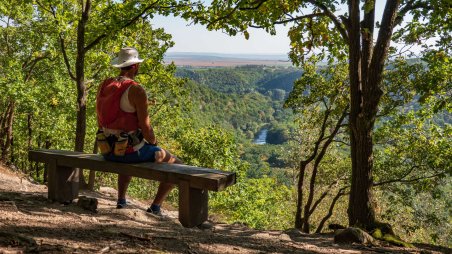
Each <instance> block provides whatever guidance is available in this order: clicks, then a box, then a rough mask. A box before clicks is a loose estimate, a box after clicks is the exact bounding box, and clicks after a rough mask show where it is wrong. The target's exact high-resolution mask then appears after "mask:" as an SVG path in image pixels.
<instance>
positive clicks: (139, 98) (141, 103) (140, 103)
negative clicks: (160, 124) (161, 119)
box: [129, 85, 157, 144]
mask: <svg viewBox="0 0 452 254" xmlns="http://www.w3.org/2000/svg"><path fill="white" fill-rule="evenodd" d="M129 101H130V104H132V105H133V106H134V107H135V109H136V110H137V117H138V126H139V127H140V128H141V130H142V132H143V136H144V138H145V139H146V140H147V141H148V142H149V143H151V144H155V143H156V142H157V139H156V138H155V134H154V129H153V128H152V126H151V122H150V119H149V113H148V100H147V96H146V92H145V91H144V89H143V87H141V86H139V85H138V86H131V87H130V89H129Z"/></svg>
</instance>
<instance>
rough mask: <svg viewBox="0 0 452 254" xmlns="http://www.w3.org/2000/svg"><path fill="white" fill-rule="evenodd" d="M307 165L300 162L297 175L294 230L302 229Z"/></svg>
mask: <svg viewBox="0 0 452 254" xmlns="http://www.w3.org/2000/svg"><path fill="white" fill-rule="evenodd" d="M306 166H307V163H305V161H301V162H300V172H299V175H298V188H297V194H298V196H297V212H296V214H295V228H297V229H302V227H303V218H302V208H303V184H304V175H305V171H306Z"/></svg>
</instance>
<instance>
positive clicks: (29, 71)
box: [23, 54, 48, 82]
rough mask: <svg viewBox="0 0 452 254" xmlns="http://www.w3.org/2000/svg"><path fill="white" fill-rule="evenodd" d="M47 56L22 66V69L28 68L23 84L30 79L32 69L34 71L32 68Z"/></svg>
mask: <svg viewBox="0 0 452 254" xmlns="http://www.w3.org/2000/svg"><path fill="white" fill-rule="evenodd" d="M47 56H48V54H45V55H42V56H39V57H37V58H35V59H33V60H32V61H31V62H29V63H28V64H27V65H26V66H24V68H23V69H25V68H28V67H30V69H29V70H28V72H27V75H26V76H25V79H24V82H28V80H30V78H31V73H32V72H33V69H34V67H35V66H36V64H37V63H38V62H39V61H41V60H44V59H46V58H47Z"/></svg>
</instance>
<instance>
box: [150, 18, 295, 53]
mask: <svg viewBox="0 0 452 254" xmlns="http://www.w3.org/2000/svg"><path fill="white" fill-rule="evenodd" d="M152 24H153V26H154V27H159V28H160V27H163V28H164V29H165V31H166V32H167V33H169V34H171V35H172V36H173V41H174V42H175V46H174V47H173V48H171V49H170V50H168V52H196V53H225V54H286V53H287V52H289V45H290V42H289V38H288V37H287V32H288V31H289V27H287V26H286V27H284V26H279V27H278V28H277V29H278V30H277V33H276V35H275V36H271V35H270V34H268V33H266V32H265V31H264V30H263V29H250V30H249V33H250V38H249V39H248V40H246V39H245V37H244V36H243V35H242V34H238V35H237V36H229V35H227V34H225V33H223V32H221V31H208V30H207V29H206V28H205V27H204V26H202V25H189V24H188V22H187V21H185V20H183V19H181V18H179V17H172V16H168V17H163V16H157V17H156V18H154V19H153V20H152Z"/></svg>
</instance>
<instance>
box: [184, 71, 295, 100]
mask: <svg viewBox="0 0 452 254" xmlns="http://www.w3.org/2000/svg"><path fill="white" fill-rule="evenodd" d="M176 76H179V77H184V78H188V79H191V80H193V81H195V82H197V83H199V84H202V85H205V86H208V87H210V88H212V89H214V90H216V91H218V92H223V93H247V92H251V91H259V92H261V93H263V94H266V93H267V92H268V91H271V90H275V89H281V90H284V91H285V92H287V93H288V92H290V91H292V87H293V83H294V81H295V80H297V79H298V78H299V77H300V76H301V71H300V70H298V69H296V68H293V67H277V66H274V67H270V66H262V65H246V66H236V67H228V68H194V67H179V68H178V69H177V71H176Z"/></svg>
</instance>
